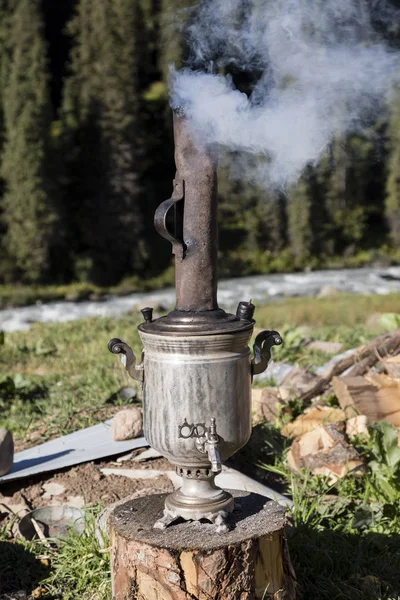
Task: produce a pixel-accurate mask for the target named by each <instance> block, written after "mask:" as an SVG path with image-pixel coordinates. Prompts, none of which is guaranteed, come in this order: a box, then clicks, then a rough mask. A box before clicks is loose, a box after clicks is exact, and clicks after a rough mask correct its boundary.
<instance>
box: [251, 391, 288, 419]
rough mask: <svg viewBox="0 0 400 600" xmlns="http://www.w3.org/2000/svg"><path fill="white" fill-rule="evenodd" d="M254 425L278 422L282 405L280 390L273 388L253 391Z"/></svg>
mask: <svg viewBox="0 0 400 600" xmlns="http://www.w3.org/2000/svg"><path fill="white" fill-rule="evenodd" d="M251 400H252V409H253V423H261V422H262V421H268V422H269V423H274V424H275V422H276V419H277V417H278V414H279V406H280V404H282V402H281V398H280V394H279V390H278V389H277V388H273V387H265V388H253V389H252V390H251Z"/></svg>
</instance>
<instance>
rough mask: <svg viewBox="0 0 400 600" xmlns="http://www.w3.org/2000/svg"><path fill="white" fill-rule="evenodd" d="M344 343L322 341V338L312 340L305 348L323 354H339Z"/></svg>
mask: <svg viewBox="0 0 400 600" xmlns="http://www.w3.org/2000/svg"><path fill="white" fill-rule="evenodd" d="M343 349H344V345H343V344H342V343H340V342H324V341H322V340H314V341H313V342H311V343H310V344H308V346H307V350H310V351H317V352H323V353H324V354H330V355H335V354H340V352H343Z"/></svg>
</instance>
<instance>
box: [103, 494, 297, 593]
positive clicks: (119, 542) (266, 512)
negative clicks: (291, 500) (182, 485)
mask: <svg viewBox="0 0 400 600" xmlns="http://www.w3.org/2000/svg"><path fill="white" fill-rule="evenodd" d="M233 494H234V496H235V510H234V512H233V514H232V515H231V517H230V524H231V526H232V530H231V531H229V532H228V533H222V534H217V533H216V532H215V525H212V524H210V523H207V522H204V523H203V522H202V523H198V522H194V521H191V522H177V523H176V524H175V525H170V526H169V527H168V528H167V529H166V530H165V531H161V530H159V529H153V524H154V523H155V521H156V520H157V519H159V518H160V517H161V516H162V512H163V508H164V500H165V497H166V494H159V495H155V496H148V497H144V498H137V499H134V500H130V501H128V502H126V503H125V504H122V505H120V506H118V507H117V508H115V509H114V511H113V513H112V514H111V517H110V531H111V545H112V550H111V570H112V585H113V599H114V600H253V599H254V600H255V599H257V598H264V599H265V600H267V599H273V600H295V598H296V580H295V575H294V572H293V569H292V566H291V563H290V558H289V553H288V549H287V545H286V539H285V534H284V527H285V524H286V518H285V512H284V509H283V508H282V507H280V506H279V505H278V504H276V503H275V502H272V501H268V500H267V499H266V498H264V497H263V496H260V495H259V494H253V493H249V492H238V491H235V492H233Z"/></svg>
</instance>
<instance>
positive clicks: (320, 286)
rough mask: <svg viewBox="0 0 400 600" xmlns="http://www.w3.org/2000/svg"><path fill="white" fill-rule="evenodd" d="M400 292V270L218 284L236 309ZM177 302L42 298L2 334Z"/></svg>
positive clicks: (170, 292)
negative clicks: (292, 300)
mask: <svg viewBox="0 0 400 600" xmlns="http://www.w3.org/2000/svg"><path fill="white" fill-rule="evenodd" d="M395 292H400V267H387V268H379V267H374V268H365V269H337V270H331V271H312V272H309V273H305V272H302V273H288V274H279V275H255V276H251V277H240V278H237V279H226V280H222V281H220V283H219V286H218V299H219V303H220V305H221V306H222V307H223V308H225V309H227V310H233V309H234V307H235V306H236V305H237V303H238V302H240V301H241V300H249V299H250V298H251V299H252V300H253V302H256V303H270V302H271V301H274V300H280V299H283V298H293V297H304V296H306V297H313V296H317V297H323V296H331V295H334V294H340V293H345V294H365V295H367V294H378V295H387V294H391V293H395ZM174 301H175V291H174V289H173V288H172V287H170V288H165V289H157V290H153V291H146V292H136V293H132V294H127V295H124V296H116V295H109V296H106V297H105V298H101V299H100V298H98V297H91V298H90V299H87V300H79V299H74V298H70V299H68V300H65V301H57V302H45V301H44V300H42V299H37V301H36V303H35V304H32V305H29V306H22V307H16V308H7V309H3V310H0V330H2V331H8V332H10V331H23V330H27V329H29V328H30V326H31V324H32V323H35V322H40V323H52V322H53V323H54V322H65V321H73V320H78V319H84V318H89V317H99V316H102V317H119V316H121V315H122V314H124V313H127V312H130V311H132V310H133V311H135V310H139V309H140V308H143V307H144V306H147V305H149V306H153V307H155V308H160V307H161V308H162V309H165V310H167V309H168V308H169V307H172V306H173V304H174Z"/></svg>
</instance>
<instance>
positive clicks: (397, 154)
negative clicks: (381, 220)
mask: <svg viewBox="0 0 400 600" xmlns="http://www.w3.org/2000/svg"><path fill="white" fill-rule="evenodd" d="M389 146H390V155H389V160H388V165H387V169H388V177H387V186H386V189H387V195H386V207H385V214H386V219H387V223H388V226H389V229H390V238H391V241H392V243H393V244H394V245H395V246H396V247H399V246H400V94H398V95H397V98H396V99H395V100H394V102H393V105H392V113H391V119H390V123H389Z"/></svg>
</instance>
